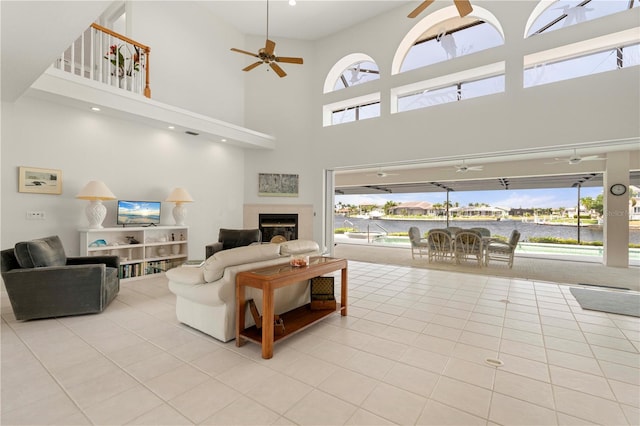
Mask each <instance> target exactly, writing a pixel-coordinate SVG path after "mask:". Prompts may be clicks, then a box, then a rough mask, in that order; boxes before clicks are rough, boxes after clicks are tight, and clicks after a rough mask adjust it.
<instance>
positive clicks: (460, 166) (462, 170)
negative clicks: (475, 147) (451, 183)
mask: <svg viewBox="0 0 640 426" xmlns="http://www.w3.org/2000/svg"><path fill="white" fill-rule="evenodd" d="M454 167H455V168H456V173H466V172H478V171H480V170H482V168H483V167H484V166H468V165H466V164H465V162H464V160H462V164H458V165H456V166H454Z"/></svg>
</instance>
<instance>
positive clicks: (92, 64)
mask: <svg viewBox="0 0 640 426" xmlns="http://www.w3.org/2000/svg"><path fill="white" fill-rule="evenodd" d="M94 31H95V30H94V29H93V28H89V43H91V50H90V51H89V79H91V80H93V77H94V72H93V71H94V68H95V63H96V55H95V53H96V42H95V37H94V36H93V34H94Z"/></svg>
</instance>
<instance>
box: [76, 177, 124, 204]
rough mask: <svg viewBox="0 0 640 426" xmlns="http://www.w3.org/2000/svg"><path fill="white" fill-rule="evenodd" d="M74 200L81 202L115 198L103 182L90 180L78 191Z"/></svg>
mask: <svg viewBox="0 0 640 426" xmlns="http://www.w3.org/2000/svg"><path fill="white" fill-rule="evenodd" d="M76 198H80V199H81V200H115V199H116V196H115V195H113V192H111V190H110V189H109V188H107V185H105V184H104V182H102V181H99V180H92V181H91V182H89V183H88V184H86V185H85V186H84V188H82V189H81V190H80V192H79V193H78V195H76Z"/></svg>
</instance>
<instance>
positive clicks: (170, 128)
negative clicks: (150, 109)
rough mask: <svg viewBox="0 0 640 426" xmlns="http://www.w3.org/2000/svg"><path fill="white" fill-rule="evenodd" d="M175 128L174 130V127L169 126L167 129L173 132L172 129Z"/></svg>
mask: <svg viewBox="0 0 640 426" xmlns="http://www.w3.org/2000/svg"><path fill="white" fill-rule="evenodd" d="M175 128H176V126H169V127H168V129H169V130H173V129H175Z"/></svg>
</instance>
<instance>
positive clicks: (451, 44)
mask: <svg viewBox="0 0 640 426" xmlns="http://www.w3.org/2000/svg"><path fill="white" fill-rule="evenodd" d="M502 44H504V35H503V33H502V29H501V27H500V25H499V23H498V21H497V19H496V18H495V17H494V16H493V15H492V14H491V13H490V12H489V11H487V10H486V9H483V8H481V7H479V6H476V5H474V8H473V12H472V13H471V14H470V15H467V16H465V17H460V16H459V14H458V12H457V9H456V8H455V7H454V6H450V7H446V8H444V9H440V10H438V11H436V12H433V13H431V14H430V15H427V16H426V17H425V18H423V19H422V20H421V21H420V22H419V23H418V24H417V25H415V26H414V27H413V28H412V29H411V30H410V31H409V33H407V36H405V38H404V39H403V41H402V42H401V43H400V46H399V47H398V50H397V51H396V56H395V58H394V61H393V65H392V74H397V73H399V72H405V71H409V70H412V69H416V68H420V67H424V66H427V65H431V64H435V63H438V62H443V61H447V60H450V59H453V58H457V57H459V56H464V55H468V54H471V53H475V52H479V51H482V50H486V49H490V48H492V47H495V46H500V45H502Z"/></svg>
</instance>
